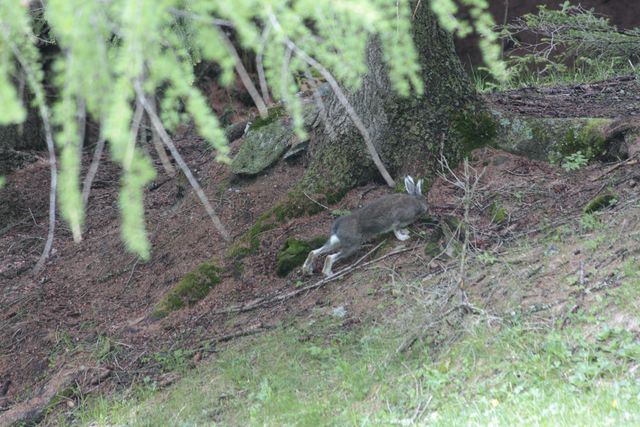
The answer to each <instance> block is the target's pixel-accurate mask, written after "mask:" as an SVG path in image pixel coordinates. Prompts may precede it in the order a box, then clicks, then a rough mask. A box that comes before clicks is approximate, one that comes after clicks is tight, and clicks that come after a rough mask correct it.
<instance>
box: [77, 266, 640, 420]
mask: <svg viewBox="0 0 640 427" xmlns="http://www.w3.org/2000/svg"><path fill="white" fill-rule="evenodd" d="M628 268H629V269H631V267H628ZM638 285H639V283H638V281H637V278H635V277H634V278H631V279H629V280H628V281H627V282H626V283H625V284H624V285H623V286H621V287H619V288H617V289H616V290H615V291H616V293H615V294H613V298H614V301H615V300H617V299H618V298H620V299H623V298H627V297H629V296H630V295H634V296H637V293H638ZM611 303H612V301H611V300H603V301H602V302H601V303H598V304H595V305H593V306H592V307H591V308H590V309H589V310H582V311H578V312H576V313H575V314H574V315H572V317H571V318H570V321H569V322H568V324H567V325H565V327H564V328H562V327H561V326H560V324H561V323H562V322H559V324H558V326H555V327H554V326H551V327H534V325H532V324H529V323H526V322H524V321H522V320H505V321H504V322H503V323H502V325H500V326H488V325H487V323H486V322H479V323H477V324H476V325H475V326H473V327H469V329H468V330H467V331H466V333H465V334H464V336H463V337H461V338H460V339H458V340H457V341H456V342H455V343H454V344H453V345H452V346H450V347H448V348H446V349H445V348H442V349H441V350H440V351H439V352H436V351H435V350H433V349H430V347H429V346H428V345H424V344H421V345H418V346H416V348H414V349H413V350H412V351H410V352H409V353H407V354H400V355H398V354H396V353H395V349H396V348H397V346H398V344H399V343H400V341H401V339H402V335H401V334H400V333H399V332H400V331H399V330H396V329H395V326H392V325H394V324H395V323H391V322H382V321H378V322H376V323H375V326H374V324H373V323H368V322H363V326H361V327H360V328H358V329H355V330H351V331H346V330H345V329H344V327H343V326H342V325H341V324H340V323H339V320H338V319H331V320H327V319H326V318H321V319H320V320H318V321H316V322H311V323H307V324H298V325H296V326H289V327H283V328H280V329H278V330H277V331H275V332H271V333H268V334H264V335H261V336H256V337H253V338H247V339H243V340H239V341H237V342H235V343H233V344H231V345H230V346H229V347H228V348H226V349H225V350H223V351H221V352H220V353H218V354H217V355H216V356H214V357H212V359H210V360H209V361H208V362H206V363H203V364H201V365H200V366H199V367H198V368H196V369H195V370H193V371H191V372H188V373H186V374H185V376H184V377H183V378H182V379H181V380H180V381H179V382H178V383H177V384H175V385H174V386H171V387H170V388H168V389H165V390H160V391H159V390H156V388H155V384H154V383H152V382H150V381H148V382H147V384H146V385H143V386H141V387H138V388H136V389H133V390H130V391H129V393H128V395H126V396H125V397H123V398H114V399H105V398H97V399H91V400H89V401H88V402H86V403H85V404H84V405H83V406H82V408H81V410H80V411H79V412H78V413H77V416H78V421H80V424H81V425H89V424H93V425H114V424H115V425H132V426H157V425H185V426H196V425H252V426H263V425H267V426H285V425H296V426H346V425H353V426H361V425H372V426H387V425H397V424H401V425H412V423H415V424H418V425H434V426H456V425H460V426H467V425H479V426H485V425H496V426H502V425H504V426H531V425H534V426H535V425H540V426H545V425H553V426H564V425H566V426H575V425H593V426H602V425H640V400H639V399H640V382H639V381H638V375H639V372H638V371H637V370H636V369H637V366H638V363H640V343H639V342H638V340H637V338H636V337H635V335H634V333H633V332H630V331H628V330H626V329H624V328H621V327H618V326H615V324H614V323H612V318H611V314H609V311H611V310H607V307H609V308H610V304H611ZM628 309H629V310H633V312H632V311H629V315H633V316H635V314H634V313H635V312H637V311H636V310H637V307H636V306H635V305H632V306H628ZM615 311H616V312H617V313H618V314H620V313H624V312H625V309H619V310H615Z"/></svg>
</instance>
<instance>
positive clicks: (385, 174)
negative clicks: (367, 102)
mask: <svg viewBox="0 0 640 427" xmlns="http://www.w3.org/2000/svg"><path fill="white" fill-rule="evenodd" d="M269 18H270V19H271V23H272V24H273V27H274V28H275V29H276V30H277V31H278V32H280V33H282V34H283V35H284V34H285V33H284V32H283V31H282V27H281V26H280V23H279V22H278V20H277V19H276V17H275V15H273V14H272V13H271V14H269ZM284 40H285V44H286V45H287V47H289V49H291V50H292V51H293V52H294V53H295V54H296V55H297V56H298V57H300V58H301V59H302V60H303V61H305V62H306V63H307V64H309V65H311V66H312V67H313V68H315V69H316V70H318V72H319V73H320V74H321V75H322V77H324V78H325V80H326V81H327V82H328V83H329V85H331V89H333V92H334V93H335V94H336V96H337V98H338V101H340V104H342V106H343V107H344V108H345V110H346V111H347V114H348V115H349V118H351V121H352V122H353V124H354V125H355V127H356V128H357V129H358V131H360V134H361V135H362V138H363V139H364V143H365V145H366V147H367V150H368V151H369V155H370V156H371V159H372V160H373V163H374V164H375V165H376V168H378V171H379V172H380V174H381V175H382V177H383V178H384V180H385V181H386V183H387V185H388V186H389V187H395V185H396V183H395V181H394V180H393V178H391V175H389V172H388V171H387V168H386V167H385V166H384V164H383V163H382V160H381V159H380V156H379V155H378V152H377V151H376V148H375V146H374V145H373V141H372V140H371V135H370V134H369V131H368V130H367V128H366V126H365V125H364V123H363V122H362V120H361V119H360V117H359V116H358V114H357V113H356V112H355V110H354V109H353V107H352V106H351V104H350V103H349V101H348V100H347V97H346V96H345V94H344V92H342V89H340V85H338V82H337V81H336V79H335V78H334V77H333V75H332V74H331V72H329V70H327V69H326V68H325V67H324V66H323V65H322V64H320V63H319V62H318V61H316V60H315V59H313V58H312V57H311V56H309V55H308V54H307V53H306V52H305V51H304V50H302V49H300V48H299V47H298V46H297V45H296V44H295V43H294V42H293V41H292V40H290V39H289V38H288V37H286V36H285V37H284Z"/></svg>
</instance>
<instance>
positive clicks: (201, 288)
mask: <svg viewBox="0 0 640 427" xmlns="http://www.w3.org/2000/svg"><path fill="white" fill-rule="evenodd" d="M221 271H222V270H221V269H220V268H219V267H217V266H216V265H214V264H213V263H210V262H204V263H202V264H200V265H199V266H198V267H196V268H195V269H194V270H193V271H191V272H189V273H187V274H186V275H185V276H184V277H183V278H182V280H180V281H179V282H178V284H177V285H175V286H174V287H173V289H171V290H170V291H169V292H168V293H167V294H166V295H165V296H164V298H163V299H162V300H161V301H160V302H159V303H158V305H157V306H156V308H155V310H154V313H153V317H155V318H160V317H164V316H166V315H167V314H169V313H171V312H172V311H176V310H179V309H181V308H182V307H185V306H191V305H193V304H195V303H196V302H198V301H200V300H201V299H203V298H204V297H206V296H207V294H208V293H209V291H210V290H211V289H213V287H215V285H217V284H218V283H220V272H221Z"/></svg>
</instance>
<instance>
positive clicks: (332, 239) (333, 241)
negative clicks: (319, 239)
mask: <svg viewBox="0 0 640 427" xmlns="http://www.w3.org/2000/svg"><path fill="white" fill-rule="evenodd" d="M329 243H331V244H332V245H337V244H338V243H340V239H338V236H336V235H335V234H332V235H331V237H329Z"/></svg>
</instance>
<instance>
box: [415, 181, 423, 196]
mask: <svg viewBox="0 0 640 427" xmlns="http://www.w3.org/2000/svg"><path fill="white" fill-rule="evenodd" d="M415 194H416V196H422V180H421V179H419V180H418V183H417V184H416V192H415Z"/></svg>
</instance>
